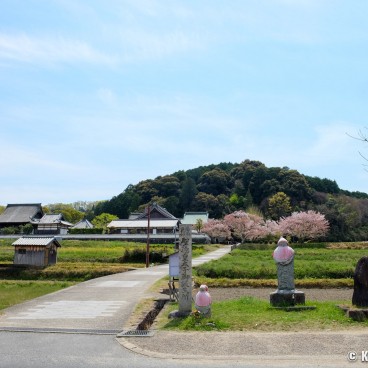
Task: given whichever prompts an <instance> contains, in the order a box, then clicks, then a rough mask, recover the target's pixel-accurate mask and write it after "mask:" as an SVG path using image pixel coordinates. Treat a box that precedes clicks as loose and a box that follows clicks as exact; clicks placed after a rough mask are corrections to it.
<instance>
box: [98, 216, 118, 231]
mask: <svg viewBox="0 0 368 368" xmlns="http://www.w3.org/2000/svg"><path fill="white" fill-rule="evenodd" d="M117 219H118V217H117V216H115V215H112V214H110V213H101V215H98V216H96V217H95V218H94V219H93V220H92V224H93V226H94V227H97V228H99V229H104V230H105V231H106V229H107V225H108V224H109V223H110V222H111V221H114V220H117Z"/></svg>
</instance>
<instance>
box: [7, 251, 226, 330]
mask: <svg viewBox="0 0 368 368" xmlns="http://www.w3.org/2000/svg"><path fill="white" fill-rule="evenodd" d="M228 252H230V247H229V246H226V247H224V248H220V249H218V250H216V251H214V252H211V253H208V254H206V255H204V256H201V257H198V258H195V259H193V262H192V263H193V266H195V265H199V264H201V263H204V262H207V261H209V260H212V259H218V258H220V257H222V256H223V255H224V254H226V253H228ZM168 270H169V266H168V265H161V266H155V267H150V268H146V269H138V270H135V271H129V272H124V273H120V274H115V275H109V276H105V277H101V278H98V279H93V280H90V281H87V282H83V283H80V284H77V285H75V286H72V287H70V288H67V289H63V290H60V291H58V292H56V293H52V294H48V295H45V296H42V297H40V298H36V299H33V300H30V301H28V302H26V303H22V304H19V305H16V306H14V307H11V308H8V309H6V310H4V311H3V314H2V315H0V330H42V329H43V330H45V331H47V330H57V331H65V332H67V331H68V330H70V331H71V332H73V331H74V332H75V331H77V332H91V333H92V332H98V333H111V334H114V333H117V332H119V331H121V330H122V329H123V328H124V326H125V324H126V322H127V321H128V319H129V316H130V315H131V314H132V312H133V310H134V307H135V306H136V304H137V303H138V302H139V300H140V299H142V298H143V297H144V295H145V294H146V293H147V290H148V289H149V287H150V286H151V285H152V284H153V283H154V282H156V281H157V280H159V279H161V278H162V277H164V276H166V275H168Z"/></svg>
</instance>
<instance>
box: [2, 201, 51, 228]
mask: <svg viewBox="0 0 368 368" xmlns="http://www.w3.org/2000/svg"><path fill="white" fill-rule="evenodd" d="M43 215H44V213H43V211H42V207H41V203H21V204H8V205H7V206H6V208H5V210H4V212H3V213H2V214H1V215H0V229H1V228H4V227H17V226H20V225H27V224H30V223H31V222H32V221H36V220H39V219H40V218H42V216H43Z"/></svg>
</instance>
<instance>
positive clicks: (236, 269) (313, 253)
mask: <svg viewBox="0 0 368 368" xmlns="http://www.w3.org/2000/svg"><path fill="white" fill-rule="evenodd" d="M273 248H274V247H273ZM294 249H295V261H294V268H295V279H296V280H303V279H332V280H335V279H350V280H351V279H352V277H353V275H354V270H355V266H356V264H357V262H358V260H359V259H360V258H361V257H363V256H366V255H367V254H368V250H367V249H360V248H356V249H345V248H320V247H316V248H313V247H310V246H309V247H306V248H303V247H301V246H299V247H295V248H294ZM196 274H197V275H198V276H200V277H206V278H210V279H219V278H227V279H256V280H267V279H269V280H271V279H273V280H275V279H276V278H277V269H276V266H275V262H274V260H273V258H272V249H236V250H234V251H233V252H231V254H229V255H226V256H225V257H222V258H221V259H220V260H217V261H212V262H208V263H206V264H203V265H201V266H199V267H197V268H196Z"/></svg>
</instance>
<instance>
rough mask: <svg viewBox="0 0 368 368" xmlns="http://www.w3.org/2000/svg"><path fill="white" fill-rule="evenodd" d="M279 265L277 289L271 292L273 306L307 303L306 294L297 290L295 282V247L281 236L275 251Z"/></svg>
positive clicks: (275, 258)
mask: <svg viewBox="0 0 368 368" xmlns="http://www.w3.org/2000/svg"><path fill="white" fill-rule="evenodd" d="M273 259H274V260H275V262H276V265H277V290H276V291H275V292H273V293H271V294H270V302H271V304H272V305H273V306H275V307H279V306H293V305H295V304H305V295H304V293H303V292H302V291H298V290H295V284H294V249H293V248H291V247H289V245H288V242H287V240H286V239H285V238H282V237H281V238H280V239H279V241H278V243H277V248H276V249H275V250H274V252H273Z"/></svg>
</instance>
